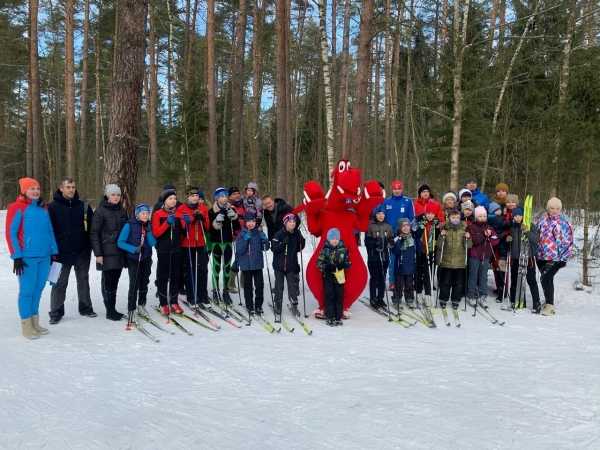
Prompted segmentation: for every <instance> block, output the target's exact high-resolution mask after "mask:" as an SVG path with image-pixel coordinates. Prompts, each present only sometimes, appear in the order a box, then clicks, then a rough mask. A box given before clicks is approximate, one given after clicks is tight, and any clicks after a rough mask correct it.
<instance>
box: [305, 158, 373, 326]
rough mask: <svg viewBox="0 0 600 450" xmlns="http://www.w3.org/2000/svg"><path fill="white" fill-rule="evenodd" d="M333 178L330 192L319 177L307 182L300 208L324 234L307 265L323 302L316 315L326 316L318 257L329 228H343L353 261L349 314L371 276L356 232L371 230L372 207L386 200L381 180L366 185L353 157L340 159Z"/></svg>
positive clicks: (312, 287)
mask: <svg viewBox="0 0 600 450" xmlns="http://www.w3.org/2000/svg"><path fill="white" fill-rule="evenodd" d="M331 178H332V185H331V187H330V189H329V191H328V192H327V193H326V194H325V193H324V190H323V188H322V187H321V185H320V184H319V183H318V182H317V181H312V180H311V181H308V182H306V183H305V184H304V201H303V205H302V206H300V207H299V208H297V210H302V209H304V211H305V212H306V221H307V227H308V231H309V232H310V233H311V234H313V235H314V236H316V237H320V238H321V239H319V244H318V245H317V248H315V251H314V253H313V255H312V257H311V258H310V261H309V262H308V267H307V268H306V282H307V284H308V287H309V288H310V290H311V291H312V293H313V295H314V296H315V298H316V299H317V301H318V302H319V310H317V311H316V312H315V316H316V317H322V316H323V310H324V307H325V298H324V289H323V277H322V275H321V272H320V271H319V269H318V268H317V258H318V256H319V253H320V251H321V249H322V248H323V245H325V240H326V236H327V231H328V230H329V229H330V228H338V229H339V230H340V232H341V238H342V240H343V241H344V244H345V245H346V247H347V249H348V255H349V257H350V262H351V263H352V265H351V267H350V268H349V269H347V270H346V284H345V285H344V313H345V315H346V316H347V315H348V314H347V313H348V310H349V309H350V306H352V304H353V303H354V302H355V301H356V299H357V298H358V297H359V296H360V295H361V294H362V292H363V290H364V288H365V286H366V284H367V276H368V274H367V266H366V265H365V263H364V261H363V258H362V256H361V255H360V252H359V250H358V245H357V243H356V238H355V232H356V231H367V227H368V226H369V216H370V214H371V211H372V210H373V208H375V206H377V205H378V204H379V203H381V202H382V201H383V190H382V189H381V187H380V186H379V183H378V182H377V181H367V182H366V183H365V184H364V186H363V185H362V179H361V172H360V169H357V168H353V167H351V166H350V162H349V161H346V160H341V161H339V162H338V164H337V166H336V167H335V168H334V169H333V173H332V174H331Z"/></svg>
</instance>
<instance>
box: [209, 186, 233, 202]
mask: <svg viewBox="0 0 600 450" xmlns="http://www.w3.org/2000/svg"><path fill="white" fill-rule="evenodd" d="M219 197H229V189H227V188H224V187H218V188H216V189H215V192H214V194H213V198H214V199H215V200H216V199H218V198H219Z"/></svg>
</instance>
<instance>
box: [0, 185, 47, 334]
mask: <svg viewBox="0 0 600 450" xmlns="http://www.w3.org/2000/svg"><path fill="white" fill-rule="evenodd" d="M19 188H20V195H19V196H18V197H17V199H16V201H15V202H14V203H11V204H10V205H9V206H8V214H7V217H6V242H7V244H8V250H9V252H10V257H11V259H12V260H13V273H14V274H15V275H17V277H18V278H19V315H20V316H21V329H22V333H23V336H24V337H26V338H27V339H37V338H39V337H40V335H42V334H47V333H48V330H47V329H46V328H43V327H41V326H40V322H39V307H40V299H41V297H42V291H43V290H44V286H45V285H46V281H47V280H48V273H49V272H50V258H51V256H52V255H56V254H57V253H58V247H57V245H56V240H55V239H54V232H53V231H52V223H51V222H50V216H49V215H48V211H47V209H46V207H45V205H44V203H43V201H42V199H41V198H40V184H39V183H38V182H37V180H34V179H33V178H21V179H20V180H19Z"/></svg>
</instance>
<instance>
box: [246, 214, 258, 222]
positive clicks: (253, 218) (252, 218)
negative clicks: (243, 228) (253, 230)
mask: <svg viewBox="0 0 600 450" xmlns="http://www.w3.org/2000/svg"><path fill="white" fill-rule="evenodd" d="M244 220H245V221H246V222H256V213H254V212H253V211H246V214H244Z"/></svg>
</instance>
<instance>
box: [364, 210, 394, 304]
mask: <svg viewBox="0 0 600 450" xmlns="http://www.w3.org/2000/svg"><path fill="white" fill-rule="evenodd" d="M373 212H374V213H375V217H374V220H373V222H371V223H370V224H369V228H368V229H367V234H366V235H365V247H366V248H367V267H368V268H369V294H370V295H369V299H370V302H371V306H372V307H373V308H381V307H384V306H385V303H384V302H383V297H384V295H385V274H386V273H387V270H388V260H389V257H390V251H389V249H390V247H392V246H393V244H394V231H393V230H392V227H391V226H390V225H389V224H388V223H387V222H386V221H385V209H384V207H383V205H379V206H377V207H376V208H375V209H374V211H373Z"/></svg>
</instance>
